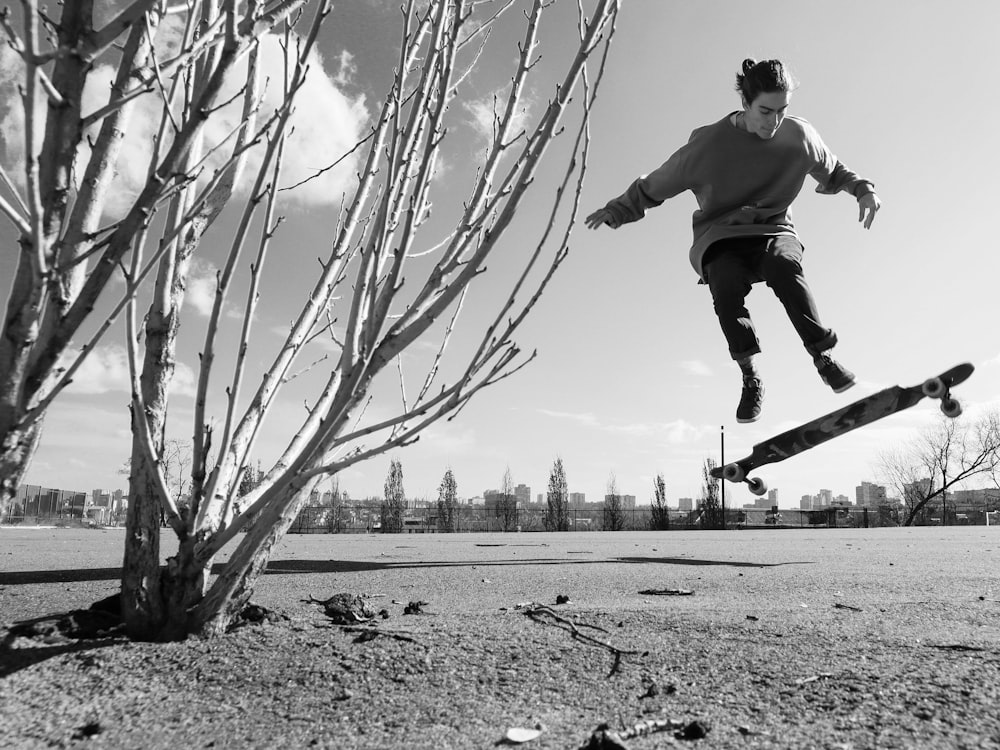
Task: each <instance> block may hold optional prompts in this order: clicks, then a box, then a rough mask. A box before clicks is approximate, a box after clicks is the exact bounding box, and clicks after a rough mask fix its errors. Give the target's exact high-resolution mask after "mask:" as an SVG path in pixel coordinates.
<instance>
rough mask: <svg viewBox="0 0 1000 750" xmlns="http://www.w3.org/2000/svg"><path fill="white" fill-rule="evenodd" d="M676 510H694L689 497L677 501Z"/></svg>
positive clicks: (692, 501) (692, 502)
mask: <svg viewBox="0 0 1000 750" xmlns="http://www.w3.org/2000/svg"><path fill="white" fill-rule="evenodd" d="M677 510H687V511H691V510H694V500H693V499H691V498H690V497H682V498H679V499H678V500H677Z"/></svg>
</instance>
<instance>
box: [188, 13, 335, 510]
mask: <svg viewBox="0 0 1000 750" xmlns="http://www.w3.org/2000/svg"><path fill="white" fill-rule="evenodd" d="M329 8H330V2H329V0H326V1H325V2H323V3H322V5H321V6H320V8H319V9H318V11H317V13H316V16H315V18H314V19H313V22H312V24H311V27H310V30H309V34H308V36H307V39H306V43H305V45H304V47H303V50H302V51H301V53H300V54H299V55H298V57H297V60H296V66H295V71H294V74H293V76H292V80H291V81H287V82H286V87H287V88H286V92H287V95H286V97H285V100H284V101H283V102H282V105H281V107H279V111H280V117H278V119H277V122H276V125H275V129H276V131H277V132H278V133H279V134H283V133H284V132H285V131H286V129H287V126H288V120H289V118H290V117H291V113H292V104H293V102H294V99H295V96H296V94H297V93H298V92H299V91H300V90H301V88H302V85H303V83H304V82H305V76H306V73H307V70H308V68H307V66H306V64H305V60H306V57H307V56H308V54H309V53H310V52H311V50H312V47H313V45H314V44H315V42H316V38H317V36H318V33H319V29H320V26H321V25H322V23H323V20H324V19H325V18H326V16H327V14H328V13H329ZM283 144H284V140H283V138H280V137H279V138H278V139H277V140H272V141H271V142H269V144H268V147H267V149H266V151H265V154H264V157H263V161H262V164H261V168H260V170H259V172H258V174H257V179H256V181H255V184H254V187H253V195H254V198H253V200H252V205H248V207H247V211H245V212H244V214H243V217H242V219H241V222H240V226H239V229H238V230H237V235H236V237H235V238H234V241H233V245H232V249H231V251H230V255H229V258H228V260H227V265H226V269H225V275H224V277H223V279H222V280H221V283H220V286H219V289H218V291H217V293H216V300H215V304H214V305H213V309H212V318H211V323H210V325H209V333H210V334H211V338H209V335H208V334H207V335H206V340H205V355H206V358H205V359H203V362H202V367H201V373H200V377H199V383H198V386H199V387H198V396H199V399H198V401H197V402H196V406H197V404H201V405H202V407H203V400H204V397H205V393H206V392H207V387H208V374H209V371H210V369H211V361H210V359H207V355H208V354H209V353H210V351H211V348H212V342H213V341H214V337H215V336H216V335H217V331H218V327H217V325H218V320H219V317H220V316H221V308H222V302H223V300H224V296H225V293H226V290H227V289H228V285H229V281H230V279H231V277H232V274H233V273H234V270H235V266H236V260H237V258H238V257H239V254H240V253H241V251H242V246H243V244H244V241H245V236H246V233H247V231H249V226H250V218H251V216H252V214H253V213H254V212H255V210H256V204H257V202H258V201H259V200H260V198H259V196H260V195H261V194H262V190H263V188H264V182H265V179H266V176H267V170H268V168H269V167H270V165H271V164H272V163H274V159H275V155H276V154H277V153H278V152H280V151H281V149H282V148H283ZM268 193H269V195H270V196H271V199H270V200H269V205H270V206H272V207H273V197H274V190H273V183H272V187H271V188H269V189H268ZM265 226H266V224H265ZM317 314H318V313H317ZM213 324H214V326H213ZM311 327H312V326H311V325H310V328H311ZM235 409H236V401H235V399H231V402H230V406H229V409H228V410H227V416H226V427H225V433H224V436H223V441H222V444H221V446H220V449H219V454H218V455H219V460H218V461H217V463H216V469H215V470H214V471H213V474H212V477H211V478H210V480H209V484H208V487H207V490H208V491H207V492H206V496H207V497H208V502H206V503H205V505H204V506H203V507H202V508H200V509H199V513H198V519H197V525H198V527H199V528H200V527H201V526H202V525H203V524H204V523H205V522H206V520H207V518H208V512H209V510H210V509H211V508H212V502H211V500H212V497H214V495H215V494H216V490H217V488H218V482H219V479H220V477H221V472H220V466H222V464H223V463H224V462H225V464H226V466H225V467H224V468H225V469H226V470H227V472H228V471H229V469H231V468H232V465H231V461H230V458H231V457H232V456H233V452H232V450H231V448H232V446H233V437H231V436H232V435H233V433H232V422H233V417H234V415H235ZM202 413H203V412H202ZM200 421H201V419H200V418H199V414H197V413H196V421H195V424H196V426H197V425H198V424H200ZM196 434H197V433H196ZM251 444H252V438H251V439H250V440H249V441H247V443H246V444H244V446H243V447H244V448H246V449H247V450H248V449H249V446H250V445H251ZM240 454H241V455H240V456H237V457H235V463H236V464H242V463H244V461H245V457H246V453H245V452H244V451H242V450H241V451H240ZM234 477H235V474H233V473H232V472H229V475H228V481H232V480H233V479H234ZM231 490H232V488H231V487H229V488H227V492H226V493H225V494H226V496H227V497H228V498H230V501H231V498H232V491H231Z"/></svg>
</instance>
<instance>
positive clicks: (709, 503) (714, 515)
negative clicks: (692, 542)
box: [701, 458, 723, 529]
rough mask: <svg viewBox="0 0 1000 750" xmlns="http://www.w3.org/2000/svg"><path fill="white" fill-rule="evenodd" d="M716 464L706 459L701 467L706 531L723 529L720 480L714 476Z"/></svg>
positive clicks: (703, 519)
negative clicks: (713, 471) (713, 470)
mask: <svg viewBox="0 0 1000 750" xmlns="http://www.w3.org/2000/svg"><path fill="white" fill-rule="evenodd" d="M716 465H717V464H716V463H715V461H714V460H712V459H711V458H707V459H705V464H704V465H703V466H702V467H701V477H702V485H701V520H702V526H703V528H706V529H721V528H723V522H722V506H721V504H720V502H719V480H718V479H716V478H715V477H713V476H712V469H714V468H715V467H716Z"/></svg>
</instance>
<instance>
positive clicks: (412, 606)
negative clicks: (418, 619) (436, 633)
mask: <svg viewBox="0 0 1000 750" xmlns="http://www.w3.org/2000/svg"><path fill="white" fill-rule="evenodd" d="M429 603H430V602H410V603H409V604H407V605H406V606H405V607H403V614H404V615H422V614H425V612H424V607H426V606H427V605H428V604H429Z"/></svg>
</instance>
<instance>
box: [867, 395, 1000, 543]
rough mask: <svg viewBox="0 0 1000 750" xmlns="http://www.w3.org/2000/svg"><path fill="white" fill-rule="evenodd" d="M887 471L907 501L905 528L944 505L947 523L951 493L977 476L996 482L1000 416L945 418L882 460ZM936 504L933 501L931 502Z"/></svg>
mask: <svg viewBox="0 0 1000 750" xmlns="http://www.w3.org/2000/svg"><path fill="white" fill-rule="evenodd" d="M880 462H881V467H882V473H883V475H884V476H885V479H886V482H887V483H888V484H892V485H894V486H895V488H896V489H897V490H898V492H899V494H900V496H901V497H902V498H903V505H904V514H905V517H904V519H903V525H904V526H910V525H912V524H913V523H914V521H916V520H919V519H920V518H921V517H923V516H924V515H926V510H927V508H928V507H929V505H931V504H933V505H935V506H936V505H937V504H938V502H940V504H941V506H942V508H941V509H942V516H941V517H942V521H943V522H945V523H947V513H948V509H947V507H945V503H944V500H945V498H946V494H945V493H946V492H948V491H949V490H951V489H952V488H954V487H956V485H960V484H961V483H963V482H966V481H968V480H969V479H971V478H972V477H981V478H983V477H989V478H992V480H993V482H996V481H997V476H998V472H1000V412H998V411H996V410H991V411H988V412H986V413H985V414H983V415H982V416H981V417H979V418H978V419H966V418H964V417H960V418H958V419H949V418H947V417H941V421H939V422H938V423H937V424H936V425H934V426H932V427H929V428H927V429H925V430H923V431H922V432H920V433H918V434H917V435H916V436H914V437H913V438H912V439H911V440H910V441H909V442H907V443H905V444H903V445H902V446H899V447H897V448H895V449H890V450H887V451H886V452H884V453H882V455H881V456H880ZM935 500H936V501H937V502H934V503H932V501H935Z"/></svg>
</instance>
